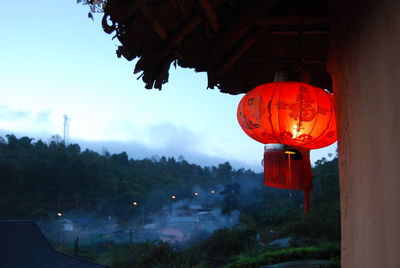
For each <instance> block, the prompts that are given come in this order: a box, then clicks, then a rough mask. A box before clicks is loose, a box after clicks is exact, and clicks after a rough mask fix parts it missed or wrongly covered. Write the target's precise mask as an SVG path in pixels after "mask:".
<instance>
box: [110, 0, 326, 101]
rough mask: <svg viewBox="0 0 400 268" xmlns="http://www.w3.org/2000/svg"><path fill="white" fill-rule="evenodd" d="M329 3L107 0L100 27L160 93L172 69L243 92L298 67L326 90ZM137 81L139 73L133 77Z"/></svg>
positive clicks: (228, 90)
mask: <svg viewBox="0 0 400 268" xmlns="http://www.w3.org/2000/svg"><path fill="white" fill-rule="evenodd" d="M327 2H328V1H326V0H305V1H298V0H147V1H146V0H108V1H107V4H106V6H105V9H104V12H105V14H104V18H103V29H104V30H105V31H106V32H107V33H110V34H111V33H112V34H114V35H116V37H117V38H118V39H119V41H120V42H121V44H122V45H121V46H120V47H119V48H118V50H117V55H118V56H123V57H125V58H126V59H128V60H133V59H135V58H139V60H138V62H137V64H136V66H135V69H134V72H135V73H140V75H142V79H143V81H144V82H145V84H146V88H148V89H151V88H158V89H161V87H162V84H164V83H166V82H167V81H168V71H169V68H170V65H171V64H177V65H179V66H181V67H184V68H194V69H195V71H197V72H203V71H205V72H207V75H208V87H209V88H219V89H220V90H221V91H222V92H224V93H230V94H238V93H245V92H247V91H249V90H250V89H252V88H253V87H255V86H257V85H259V84H262V83H266V82H271V81H273V79H274V74H275V72H277V71H282V70H288V69H292V68H301V69H304V70H305V71H307V72H308V73H309V74H310V75H311V79H312V80H311V82H312V83H313V84H315V85H317V86H320V87H323V88H328V89H329V88H331V82H330V76H329V74H328V73H327V72H326V69H325V63H326V58H327V51H328V33H329V20H328V4H327ZM138 76H139V74H138Z"/></svg>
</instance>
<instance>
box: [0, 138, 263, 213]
mask: <svg viewBox="0 0 400 268" xmlns="http://www.w3.org/2000/svg"><path fill="white" fill-rule="evenodd" d="M242 178H246V180H255V179H259V178H260V175H257V174H255V173H254V172H252V171H250V170H244V169H240V170H234V169H232V167H231V166H230V164H229V163H228V162H226V163H224V164H220V165H218V166H217V167H214V166H213V167H200V166H198V165H195V164H189V163H188V162H187V161H185V160H184V158H183V157H180V158H179V159H178V160H176V159H174V158H166V157H160V158H158V157H153V158H152V159H143V160H133V159H129V158H128V155H127V154H126V153H125V152H122V153H120V154H112V155H111V154H109V153H107V152H104V153H103V154H99V153H96V152H94V151H90V150H85V151H82V152H81V149H80V146H79V145H78V144H70V145H67V146H65V145H64V143H63V142H62V141H61V140H57V139H53V140H52V141H51V142H50V143H49V144H46V143H44V142H43V141H41V140H38V141H35V140H33V139H31V138H28V137H22V138H17V137H15V136H14V135H7V136H6V138H1V137H0V181H1V184H0V196H1V197H0V199H1V202H0V218H3V219H4V218H35V217H42V216H43V217H46V215H47V216H51V215H54V214H55V213H57V212H58V211H68V210H70V209H77V208H87V209H92V210H95V211H97V212H98V213H99V214H100V215H101V214H102V213H104V215H108V213H109V211H110V210H112V213H113V214H114V215H116V216H122V214H123V213H124V211H126V209H127V208H128V207H130V206H132V202H133V201H136V202H143V201H146V200H147V199H148V198H149V197H150V195H151V199H152V202H151V204H157V205H158V207H159V205H160V204H164V203H166V202H167V201H168V200H169V199H170V196H171V194H174V195H176V196H177V197H178V198H179V199H184V198H191V197H192V195H193V192H192V188H193V186H199V187H202V188H204V189H207V188H210V187H214V186H216V185H220V184H226V183H229V182H232V181H236V180H241V179H242ZM154 193H156V194H154ZM154 199H158V200H154ZM151 204H150V203H149V205H148V206H146V208H147V209H148V210H157V209H158V208H157V205H156V207H154V206H153V205H151Z"/></svg>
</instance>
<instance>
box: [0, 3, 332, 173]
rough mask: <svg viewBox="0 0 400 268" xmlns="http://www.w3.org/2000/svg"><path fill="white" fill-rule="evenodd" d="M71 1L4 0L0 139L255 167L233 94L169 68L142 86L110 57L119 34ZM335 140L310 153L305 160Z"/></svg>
mask: <svg viewBox="0 0 400 268" xmlns="http://www.w3.org/2000/svg"><path fill="white" fill-rule="evenodd" d="M88 11H89V8H88V7H87V6H82V5H78V4H76V1H74V0H58V1H54V0H37V1H29V0H21V1H3V3H2V7H1V9H0V34H1V42H0V53H1V57H0V59H1V60H0V93H1V95H0V136H4V135H6V134H10V133H13V134H15V135H17V136H29V137H33V138H35V139H42V140H44V141H49V140H50V137H51V136H52V135H55V134H58V135H60V136H63V115H67V116H68V117H69V118H70V123H69V142H70V143H79V144H80V145H81V147H82V148H89V149H92V150H96V151H98V152H104V151H109V152H111V153H120V152H122V151H126V152H127V153H128V155H129V156H130V157H131V158H134V159H142V158H146V157H147V158H150V157H152V156H155V155H158V156H167V157H172V156H173V157H176V158H177V157H178V156H180V155H182V156H184V158H185V159H186V160H187V161H189V162H191V163H195V164H200V165H207V166H210V165H218V164H219V163H223V162H226V161H229V162H230V163H231V164H232V166H233V167H234V168H241V167H244V168H250V169H253V170H255V171H257V172H260V171H262V166H261V164H260V163H261V159H262V156H263V145H262V144H260V143H258V142H256V141H254V140H252V139H251V138H249V137H248V136H247V135H246V134H245V133H244V132H243V131H242V130H241V128H240V126H239V124H238V122H237V119H236V109H237V105H238V103H239V101H240V99H241V98H242V97H243V94H242V95H236V96H233V95H228V94H222V93H220V92H219V91H218V90H217V89H215V90H211V89H207V75H206V73H195V72H194V71H193V70H192V69H182V68H177V69H174V67H171V69H170V78H169V82H168V83H167V84H165V85H163V90H162V91H158V90H146V89H145V88H144V83H143V82H142V81H141V80H137V77H138V75H134V74H133V69H134V65H135V62H134V61H132V62H129V61H127V60H125V59H124V58H120V59H119V58H117V56H116V53H115V51H116V49H117V46H118V45H119V43H118V40H117V39H114V40H112V35H108V34H106V33H104V32H103V30H102V27H101V14H95V16H94V20H91V19H89V18H88V16H87V14H88ZM335 153H336V144H334V145H331V146H329V147H326V148H323V149H319V150H313V151H311V161H312V162H315V161H316V160H318V159H320V158H322V157H326V158H329V157H328V154H335Z"/></svg>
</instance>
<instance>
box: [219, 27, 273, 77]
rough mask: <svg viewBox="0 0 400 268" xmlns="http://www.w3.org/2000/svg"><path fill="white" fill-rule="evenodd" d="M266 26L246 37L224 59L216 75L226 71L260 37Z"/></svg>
mask: <svg viewBox="0 0 400 268" xmlns="http://www.w3.org/2000/svg"><path fill="white" fill-rule="evenodd" d="M264 30H265V28H262V29H259V30H257V31H256V32H254V33H252V34H250V35H249V36H248V37H247V38H245V39H244V40H243V41H242V42H241V43H240V44H239V46H237V47H236V49H234V50H233V52H232V53H231V54H230V55H229V56H228V57H227V59H226V60H224V61H223V65H222V66H221V67H220V68H219V69H218V70H217V72H216V76H217V77H218V76H220V75H222V74H223V73H225V71H226V70H228V69H229V68H230V67H231V66H232V65H233V64H234V63H235V62H236V61H237V60H238V59H239V58H240V57H241V56H242V55H243V54H244V53H245V52H246V51H247V50H248V49H249V48H251V47H252V46H253V45H254V43H255V42H256V41H257V40H258V38H260V36H261V35H262V33H263V31H264Z"/></svg>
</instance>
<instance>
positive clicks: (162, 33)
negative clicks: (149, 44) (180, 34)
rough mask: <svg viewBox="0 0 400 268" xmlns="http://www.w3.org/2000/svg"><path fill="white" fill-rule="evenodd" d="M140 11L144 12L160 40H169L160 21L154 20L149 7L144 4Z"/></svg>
mask: <svg viewBox="0 0 400 268" xmlns="http://www.w3.org/2000/svg"><path fill="white" fill-rule="evenodd" d="M140 11H141V12H142V14H143V16H144V17H145V18H146V20H147V21H148V22H149V24H150V25H151V26H152V28H153V29H154V31H155V32H156V33H157V35H158V36H159V37H160V39H161V40H164V41H165V40H167V38H168V34H167V32H166V31H165V30H164V28H163V27H162V26H161V25H160V23H158V21H157V20H156V19H155V18H154V16H153V15H152V14H151V13H150V12H149V11H148V9H147V7H146V6H145V5H144V4H143V5H141V6H140Z"/></svg>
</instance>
